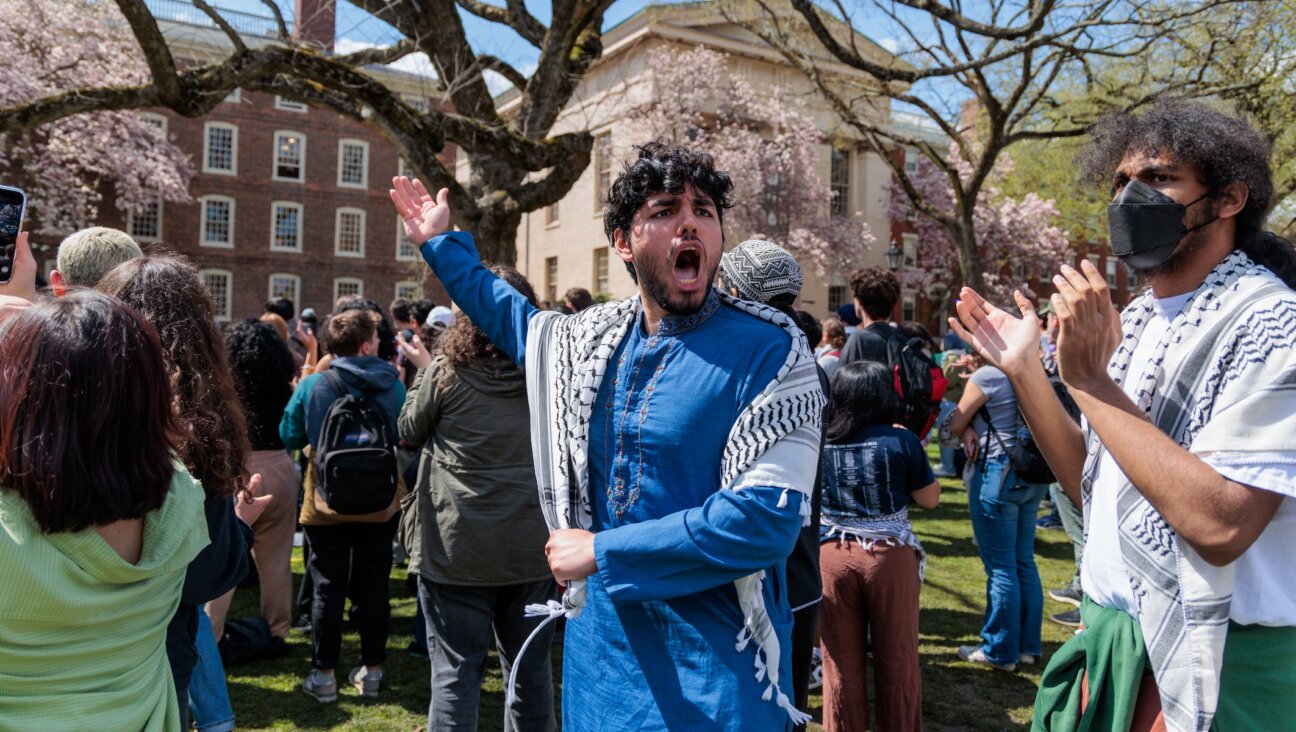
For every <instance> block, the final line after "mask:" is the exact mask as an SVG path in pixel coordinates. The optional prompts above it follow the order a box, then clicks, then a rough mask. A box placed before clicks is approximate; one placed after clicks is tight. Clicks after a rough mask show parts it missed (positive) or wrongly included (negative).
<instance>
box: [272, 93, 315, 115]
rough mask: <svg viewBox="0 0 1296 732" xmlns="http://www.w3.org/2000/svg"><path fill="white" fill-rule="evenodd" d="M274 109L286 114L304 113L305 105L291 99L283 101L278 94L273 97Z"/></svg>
mask: <svg viewBox="0 0 1296 732" xmlns="http://www.w3.org/2000/svg"><path fill="white" fill-rule="evenodd" d="M275 109H282V110H285V111H288V112H301V113H303V114H304V113H305V112H306V109H307V107H306V104H305V103H304V102H298V101H295V100H292V99H285V98H283V97H281V96H279V95H278V94H276V95H275Z"/></svg>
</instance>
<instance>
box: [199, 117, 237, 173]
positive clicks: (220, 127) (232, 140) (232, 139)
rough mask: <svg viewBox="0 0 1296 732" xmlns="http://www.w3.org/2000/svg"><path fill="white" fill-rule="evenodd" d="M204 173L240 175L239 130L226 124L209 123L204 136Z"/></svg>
mask: <svg viewBox="0 0 1296 732" xmlns="http://www.w3.org/2000/svg"><path fill="white" fill-rule="evenodd" d="M203 172H204V173H219V174H221V175H235V174H237V173H238V128H237V127H235V126H234V125H231V124H226V123H224V122H208V123H207V125H206V126H205V127H204V134H203Z"/></svg>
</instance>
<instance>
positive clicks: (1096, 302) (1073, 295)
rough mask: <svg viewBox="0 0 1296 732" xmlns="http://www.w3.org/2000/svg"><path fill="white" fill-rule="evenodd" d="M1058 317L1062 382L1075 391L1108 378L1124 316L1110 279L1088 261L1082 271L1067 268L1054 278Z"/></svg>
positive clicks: (1119, 340)
mask: <svg viewBox="0 0 1296 732" xmlns="http://www.w3.org/2000/svg"><path fill="white" fill-rule="evenodd" d="M1053 285H1054V286H1055V287H1057V292H1056V293H1054V295H1053V298H1052V303H1053V309H1054V310H1056V311H1057V314H1058V325H1059V328H1058V342H1057V361H1058V373H1059V374H1060V375H1061V376H1062V381H1064V382H1066V384H1067V386H1069V387H1072V388H1080V389H1084V388H1086V385H1087V384H1089V383H1093V382H1095V381H1102V380H1105V379H1107V378H1109V377H1108V376H1107V364H1108V362H1110V361H1111V357H1112V354H1114V353H1115V352H1116V348H1117V347H1118V346H1120V342H1121V339H1122V338H1124V335H1123V334H1122V333H1121V323H1120V313H1118V312H1117V311H1116V306H1115V305H1114V304H1112V299H1111V293H1110V292H1108V290H1107V279H1106V278H1105V277H1103V275H1102V273H1101V272H1099V271H1098V268H1097V267H1095V266H1093V263H1092V262H1090V261H1089V260H1088V259H1084V260H1081V262H1080V269H1079V270H1076V269H1075V268H1073V267H1068V266H1066V265H1063V266H1062V270H1061V272H1059V273H1058V274H1057V275H1054V277H1053Z"/></svg>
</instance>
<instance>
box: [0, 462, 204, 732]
mask: <svg viewBox="0 0 1296 732" xmlns="http://www.w3.org/2000/svg"><path fill="white" fill-rule="evenodd" d="M207 543H208V537H207V526H206V521H205V519H204V515H203V490H202V487H201V486H200V485H198V484H197V483H196V482H195V481H194V479H193V478H192V477H191V476H190V475H189V473H188V471H186V470H185V469H184V467H183V466H181V465H179V464H177V466H176V472H175V476H174V478H173V479H172V481H171V490H170V491H169V492H168V494H167V497H166V500H165V502H164V503H163V504H162V507H161V508H159V509H157V510H155V511H153V512H151V513H149V514H148V515H147V516H145V518H144V542H143V549H142V552H141V556H140V560H139V561H138V562H137V563H135V564H130V563H129V562H127V561H126V560H124V559H122V558H121V556H119V555H118V554H117V552H116V551H114V550H113V549H112V547H110V546H109V545H108V544H107V542H105V541H104V540H103V538H102V537H100V536H99V534H98V533H97V532H95V531H94V529H86V530H84V531H77V532H61V533H54V534H42V533H41V530H40V526H39V525H37V523H36V521H35V519H34V518H33V517H32V514H31V511H30V509H29V508H28V506H27V502H26V501H24V500H23V499H22V497H21V496H19V495H18V494H17V493H16V492H15V491H13V490H10V489H5V488H0V578H3V589H0V729H6V730H8V729H14V730H17V729H21V730H26V731H38V730H150V731H151V730H159V731H165V732H172V731H173V730H178V729H179V728H180V710H179V708H178V706H177V703H176V693H175V688H174V684H173V682H172V680H171V669H170V666H168V665H167V655H166V645H165V641H166V628H167V622H168V621H169V620H170V619H171V616H172V615H174V614H175V610H176V606H177V604H179V602H180V589H181V586H182V585H183V584H184V578H185V568H186V567H187V566H188V564H189V562H190V561H191V560H192V559H193V558H194V556H195V555H197V554H198V552H199V551H200V550H201V549H202V548H203V547H205V546H206V545H207Z"/></svg>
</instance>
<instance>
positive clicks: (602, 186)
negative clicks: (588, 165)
mask: <svg viewBox="0 0 1296 732" xmlns="http://www.w3.org/2000/svg"><path fill="white" fill-rule="evenodd" d="M594 156H595V165H597V166H598V167H597V168H596V170H597V171H598V174H597V175H596V176H595V178H594V180H595V184H594V210H595V211H602V210H603V206H604V204H606V203H607V196H608V191H610V190H612V166H613V165H614V164H615V163H616V161H615V160H614V159H613V158H612V133H611V132H605V133H603V134H601V135H599V136H598V138H597V139H595V140H594Z"/></svg>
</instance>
